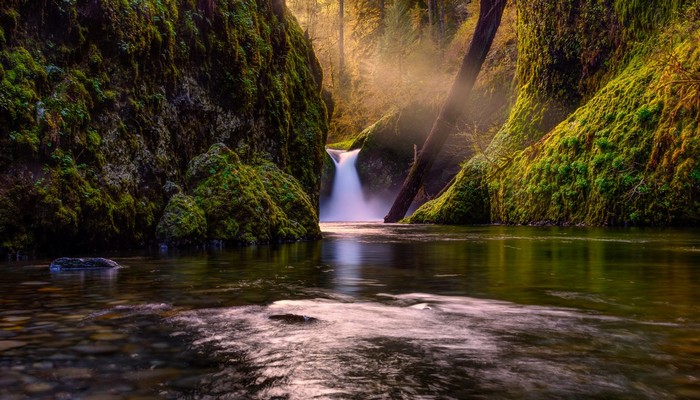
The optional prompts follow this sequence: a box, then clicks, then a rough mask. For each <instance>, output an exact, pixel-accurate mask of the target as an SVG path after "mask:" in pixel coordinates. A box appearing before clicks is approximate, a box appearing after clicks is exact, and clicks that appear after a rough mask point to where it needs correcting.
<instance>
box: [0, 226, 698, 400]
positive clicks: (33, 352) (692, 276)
mask: <svg viewBox="0 0 700 400" xmlns="http://www.w3.org/2000/svg"><path fill="white" fill-rule="evenodd" d="M323 230H324V232H325V239H324V240H323V241H322V242H317V243H295V244H289V245H280V246H259V247H252V248H236V249H228V250H224V251H220V252H210V253H180V254H160V255H134V254H130V255H124V254H122V255H119V257H116V256H115V257H114V258H115V259H116V260H118V261H119V262H120V263H121V264H122V265H124V266H125V268H122V269H119V270H116V271H112V272H111V273H101V272H96V271H90V272H82V273H81V272H73V273H51V272H50V271H49V270H48V265H47V264H48V263H32V264H31V265H17V264H0V269H1V270H2V272H3V274H2V276H1V277H0V285H2V286H1V287H2V289H3V294H2V296H0V397H2V398H3V399H4V398H27V397H30V398H123V399H128V398H143V397H149V396H150V397H152V398H192V399H209V398H222V399H248V398H251V399H310V398H320V399H325V398H328V399H385V398H386V399H451V398H454V399H482V398H483V399H491V398H505V399H521V398H530V399H541V398H552V399H555V398H556V399H559V398H591V399H611V398H614V399H618V398H630V399H631V398H634V399H664V398H668V399H675V398H700V372H699V371H700V290H698V289H700V235H698V233H699V232H698V231H696V230H603V229H580V228H525V227H470V228H456V227H439V226H404V225H383V224H325V225H323ZM105 396H108V397H105Z"/></svg>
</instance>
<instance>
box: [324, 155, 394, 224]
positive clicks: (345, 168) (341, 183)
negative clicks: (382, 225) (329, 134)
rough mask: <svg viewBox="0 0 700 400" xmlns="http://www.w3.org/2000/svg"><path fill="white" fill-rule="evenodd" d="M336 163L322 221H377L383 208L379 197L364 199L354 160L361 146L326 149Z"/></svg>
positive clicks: (380, 217) (381, 215)
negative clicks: (373, 199)
mask: <svg viewBox="0 0 700 400" xmlns="http://www.w3.org/2000/svg"><path fill="white" fill-rule="evenodd" d="M326 151H328V154H329V155H330V156H331V158H332V159H333V162H334V163H335V178H334V180H333V191H332V192H331V197H330V198H329V199H328V200H327V201H326V202H325V204H323V205H322V206H321V215H320V219H321V221H322V222H342V221H379V220H382V219H383V218H384V214H386V211H387V210H388V209H387V210H385V209H384V208H385V207H383V205H382V204H381V203H380V202H378V201H372V200H366V199H365V196H364V194H363V193H362V185H361V184H360V177H359V176H358V175H357V169H356V167H355V164H356V162H357V155H358V154H359V153H360V150H359V149H358V150H353V151H347V152H346V151H342V150H332V149H327V150H326Z"/></svg>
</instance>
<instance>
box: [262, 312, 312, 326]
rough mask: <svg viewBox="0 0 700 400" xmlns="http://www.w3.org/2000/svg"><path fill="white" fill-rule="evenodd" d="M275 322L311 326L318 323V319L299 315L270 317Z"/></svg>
mask: <svg viewBox="0 0 700 400" xmlns="http://www.w3.org/2000/svg"><path fill="white" fill-rule="evenodd" d="M269 318H270V319H271V320H273V321H281V322H285V323H287V324H310V323H313V322H318V318H314V317H308V316H306V315H297V314H276V315H270V317H269Z"/></svg>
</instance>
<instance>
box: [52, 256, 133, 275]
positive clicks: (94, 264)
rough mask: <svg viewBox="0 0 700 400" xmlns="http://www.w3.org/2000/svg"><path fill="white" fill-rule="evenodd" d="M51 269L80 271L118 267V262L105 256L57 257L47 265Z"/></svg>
mask: <svg viewBox="0 0 700 400" xmlns="http://www.w3.org/2000/svg"><path fill="white" fill-rule="evenodd" d="M49 268H50V269H51V271H54V272H55V271H80V270H91V269H97V270H102V269H112V268H119V264H117V263H116V262H115V261H112V260H109V259H107V258H67V257H63V258H57V259H55V260H53V261H52V262H51V265H50V266H49Z"/></svg>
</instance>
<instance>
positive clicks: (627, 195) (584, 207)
mask: <svg viewBox="0 0 700 400" xmlns="http://www.w3.org/2000/svg"><path fill="white" fill-rule="evenodd" d="M523 7H527V6H525V5H523ZM552 7H554V6H553V5H552ZM696 7H697V5H692V6H688V10H689V11H688V12H687V13H686V14H687V15H697V12H696V11H693V10H695V9H696ZM533 23H534V24H535V25H536V22H533ZM658 26H659V24H658V23H657V24H656V25H654V27H655V29H658ZM647 35H648V37H649V39H648V41H646V42H644V43H642V44H641V45H640V47H639V48H637V49H636V50H634V51H633V52H630V53H629V54H630V55H629V56H628V57H627V58H626V62H625V63H622V64H621V65H624V67H622V66H621V67H619V68H618V69H617V70H616V71H614V72H615V75H614V76H612V77H611V78H610V79H609V80H608V81H607V83H605V84H604V85H603V86H601V88H600V89H599V90H597V92H596V93H595V94H594V95H592V96H591V98H590V99H589V100H587V101H585V102H584V103H583V105H582V106H581V107H579V108H578V109H576V110H575V111H574V112H572V113H571V114H570V115H568V117H562V118H561V122H560V123H559V124H557V125H556V126H554V127H553V129H551V130H549V129H538V128H537V126H534V127H533V125H532V124H531V122H532V121H534V122H535V125H537V122H538V121H540V115H541V114H540V112H542V110H543V109H546V106H545V107H544V108H543V107H541V106H538V105H539V104H542V102H541V99H543V98H544V99H545V100H546V101H549V100H547V99H551V98H552V97H550V96H546V95H544V93H543V92H542V91H541V89H542V88H545V89H546V88H547V87H549V86H547V85H544V86H539V87H537V88H536V89H537V90H533V86H532V85H533V83H534V82H538V78H537V73H534V72H533V74H534V75H531V77H533V80H530V81H526V84H525V85H524V86H523V87H522V89H521V95H520V98H519V100H518V102H517V103H516V105H515V106H514V109H513V110H512V113H511V119H510V120H509V121H508V123H507V124H506V125H505V126H504V128H502V130H501V132H499V134H498V135H497V137H496V139H495V140H494V142H493V143H492V145H491V147H490V148H489V149H488V150H487V152H486V153H485V154H484V155H482V156H480V157H477V158H475V159H473V160H471V161H469V162H468V163H467V164H466V165H465V167H464V171H463V173H462V174H460V176H458V179H457V181H456V183H455V184H454V186H453V187H452V188H450V190H448V191H447V192H446V193H445V194H444V195H443V196H441V197H440V198H438V199H436V200H435V201H432V202H430V203H428V204H426V205H425V206H424V207H422V208H421V209H419V210H418V211H417V212H416V215H415V216H414V217H411V219H410V221H411V222H446V223H474V222H481V221H483V218H479V217H478V215H475V216H472V215H470V213H469V212H468V211H465V210H471V209H480V204H481V203H480V201H484V202H485V203H486V207H487V208H488V209H489V210H490V218H488V220H490V221H492V222H505V223H518V224H529V223H541V222H548V223H558V224H590V225H609V224H615V225H617V224H653V225H671V224H674V225H682V224H696V223H698V221H700V201H699V200H698V199H700V187H699V186H698V184H697V179H695V178H693V177H694V176H695V175H693V174H694V173H695V172H694V171H695V169H696V168H698V167H697V161H696V160H698V159H700V145H699V142H700V140H698V137H697V132H698V120H700V114H699V113H700V107H698V101H697V98H698V97H699V96H698V94H699V93H700V90H698V88H699V87H700V85H697V83H696V80H695V79H694V78H691V79H687V78H688V77H700V70H699V69H698V65H700V49H699V47H698V43H700V26H698V24H697V18H693V17H688V18H687V19H685V20H682V19H679V20H677V21H676V22H675V23H673V24H671V25H670V26H669V27H668V28H666V29H664V30H662V32H660V33H654V32H653V31H652V32H648V33H647ZM660 43H661V44H665V45H659V44H660ZM528 51H532V49H530V50H528ZM523 76H526V75H523ZM683 76H685V77H686V79H683V78H682V77H683ZM601 82H602V81H601ZM533 104H534V105H535V107H532V105H533ZM545 104H546V102H545ZM611 110H614V111H611ZM528 132H539V133H540V134H542V138H541V139H539V140H538V137H537V134H536V135H534V136H533V135H529V136H528V135H527V133H528ZM522 133H526V135H522ZM523 137H526V138H529V140H530V143H531V144H530V145H529V146H528V147H527V148H526V149H525V150H518V148H519V147H521V146H526V145H528V141H527V140H523V139H522V138H523ZM475 171H481V172H480V173H478V174H477V173H475ZM484 187H486V188H487V193H486V194H483V192H482V194H481V195H482V196H483V197H481V198H479V197H478V196H476V194H478V193H479V191H481V190H483V188H484Z"/></svg>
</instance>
